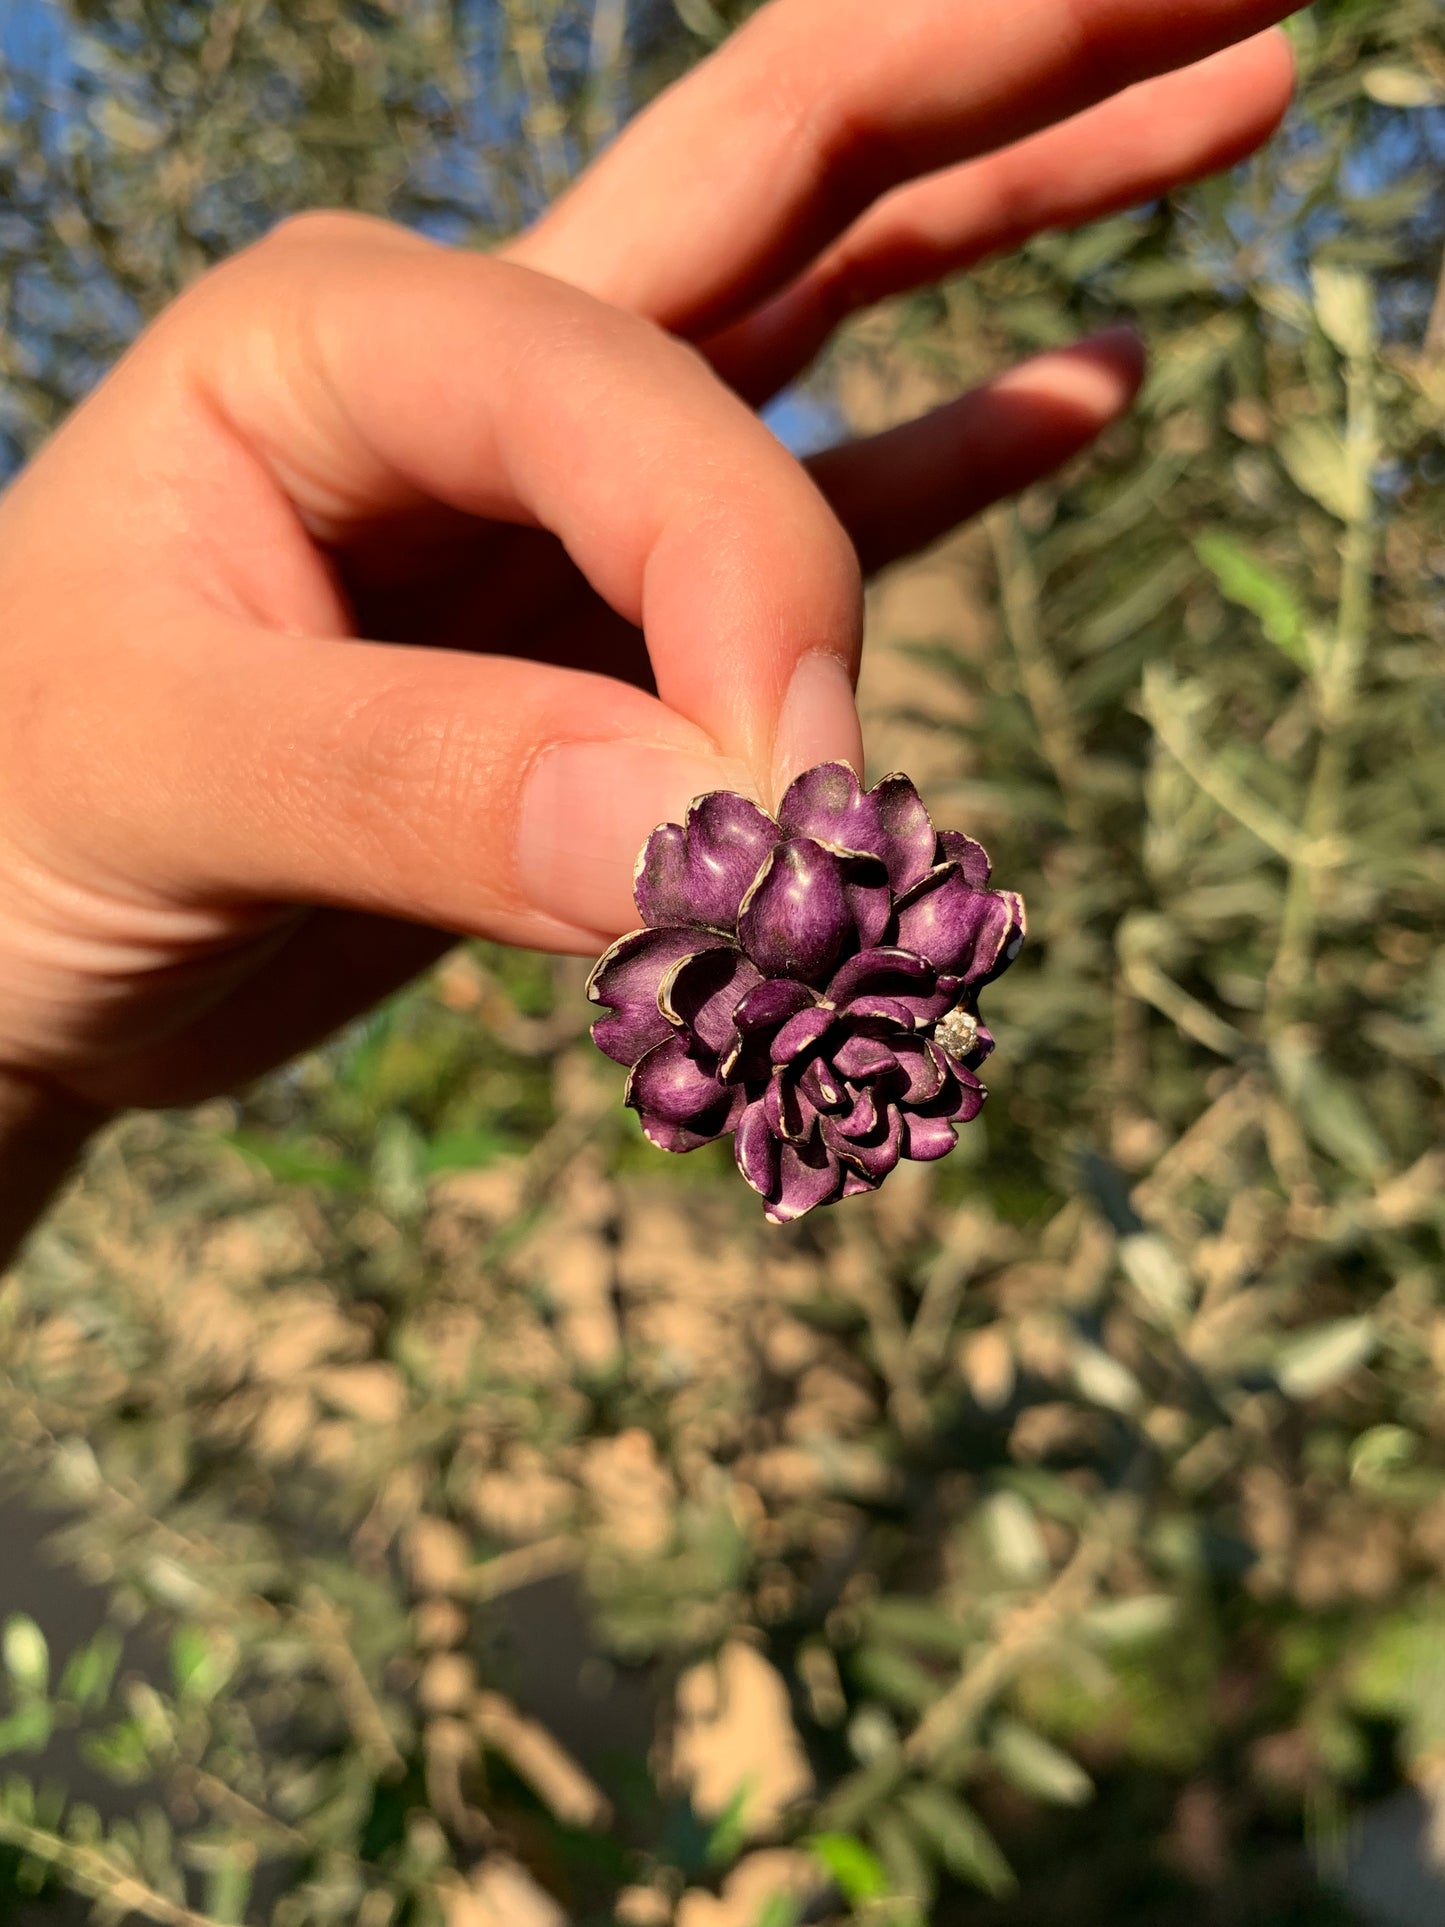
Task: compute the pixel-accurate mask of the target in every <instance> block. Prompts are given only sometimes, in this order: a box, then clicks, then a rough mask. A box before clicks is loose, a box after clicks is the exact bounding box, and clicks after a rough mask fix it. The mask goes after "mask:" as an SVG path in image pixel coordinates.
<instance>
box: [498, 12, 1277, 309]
mask: <svg viewBox="0 0 1445 1927" xmlns="http://www.w3.org/2000/svg"><path fill="white" fill-rule="evenodd" d="M1297 4H1298V0H1004V4H1000V0H893V4H890V5H889V6H887V7H879V6H878V5H877V0H772V4H771V5H768V6H766V7H764V8H763V9H762V10H761V11H760V12H759V13H757V14H755V15H754V16H753V18H752V19H751V20H750V21H749V22H748V24H747V25H746V26H745V27H743V28H741V29H740V30H739V31H738V32H737V33H736V34H735V35H734V36H733V38H732V39H731V40H730V41H728V43H727V44H726V45H725V46H724V47H723V48H722V50H721V51H720V52H719V53H717V54H714V55H713V56H712V58H711V59H709V60H707V61H704V62H703V64H702V65H701V66H700V67H699V68H697V69H696V70H695V71H694V72H693V73H692V74H690V75H689V76H688V77H687V78H686V79H685V80H683V81H681V82H679V83H678V84H677V85H676V86H674V87H672V88H671V89H669V91H668V92H667V93H665V94H663V95H662V96H661V97H660V99H658V100H657V101H656V102H654V104H653V105H652V107H651V108H649V109H648V111H647V112H645V113H644V114H642V115H640V116H639V117H638V119H637V120H636V121H634V122H633V123H632V125H631V127H630V128H629V129H628V130H627V132H626V133H625V134H623V135H622V137H621V138H620V139H619V140H618V141H617V142H616V143H615V144H614V145H613V147H612V148H610V149H609V150H608V152H607V153H606V154H605V155H604V156H603V157H602V159H601V160H600V161H598V162H597V163H595V164H594V166H593V167H592V168H590V169H589V170H588V172H587V173H586V174H585V175H584V176H583V177H582V179H581V180H580V181H579V182H578V183H577V185H576V186H575V187H574V188H573V189H572V190H571V192H570V193H569V194H567V195H566V196H564V197H563V199H562V200H561V201H560V202H559V203H558V204H557V206H556V207H555V208H553V209H552V210H551V212H550V213H549V214H547V215H546V216H545V217H544V218H543V220H542V221H541V222H540V223H539V225H538V226H537V227H535V228H533V229H532V230H531V231H530V232H529V233H528V234H526V235H523V236H522V237H521V239H520V240H519V241H517V242H515V243H514V244H513V245H512V248H511V249H510V255H511V258H512V259H514V260H519V261H524V262H526V263H528V264H529V265H531V266H534V267H539V268H542V269H543V270H544V271H545V272H547V273H550V274H556V275H559V276H562V277H563V278H565V279H567V280H569V281H571V282H572V283H573V284H574V285H575V286H578V287H583V288H586V289H587V290H588V291H589V292H591V293H593V294H596V295H599V296H601V298H602V299H604V300H607V301H612V302H616V303H618V304H619V305H620V306H623V307H627V308H630V309H632V310H633V311H634V312H635V313H638V314H645V315H647V316H649V317H650V318H651V319H652V320H654V321H657V322H659V323H661V324H662V325H663V326H664V327H667V328H670V329H672V330H673V331H675V332H676V333H678V334H682V335H685V336H687V337H689V338H698V337H700V336H702V335H704V334H707V333H711V332H713V331H715V330H717V329H719V328H722V327H724V326H725V325H726V324H727V323H728V322H730V321H732V320H734V319H736V318H737V317H738V316H739V315H740V314H743V313H746V312H747V311H748V310H750V309H751V308H752V307H754V306H755V305H756V304H757V303H758V302H759V301H760V300H762V299H764V298H765V297H766V296H767V295H769V294H771V293H773V292H775V291H776V290H777V289H778V288H779V287H781V286H782V285H783V284H784V283H785V282H786V281H787V280H789V279H791V278H792V276H793V275H794V274H796V273H797V272H798V270H799V269H801V268H802V267H803V266H805V265H806V263H807V262H808V261H809V260H811V259H812V257H813V256H814V255H815V254H817V253H818V252H819V251H820V249H822V248H823V247H824V246H825V245H826V244H827V243H828V242H830V241H832V240H833V239H834V238H836V236H837V235H838V234H840V233H841V232H842V231H843V230H844V228H846V227H847V226H848V225H849V224H850V223H851V222H852V221H853V219H854V218H855V217H856V216H857V215H858V214H860V213H861V212H862V211H863V210H864V209H865V208H866V207H868V206H869V205H870V204H871V203H872V202H873V201H874V200H875V199H876V198H877V197H878V196H879V195H880V194H882V193H884V192H886V191H887V190H888V189H890V188H893V187H895V186H897V185H898V184H899V183H900V182H902V181H905V180H908V179H910V178H912V177H913V176H915V175H919V174H926V173H932V172H935V171H936V170H938V169H940V168H943V167H947V166H950V165H952V164H954V163H956V162H959V161H963V160H967V159H970V158H971V157H973V156H975V155H978V154H982V153H987V152H992V151H993V150H994V149H996V148H999V147H1003V146H1005V145H1007V144H1009V143H1011V142H1014V141H1017V140H1020V139H1022V138H1024V137H1025V136H1027V135H1029V134H1032V133H1035V132H1037V131H1038V130H1039V129H1040V128H1043V127H1046V126H1049V125H1051V124H1052V123H1053V122H1055V121H1058V120H1063V119H1065V118H1067V117H1069V116H1071V115H1074V114H1077V113H1079V112H1081V111H1082V110H1083V109H1085V108H1087V107H1089V106H1091V105H1092V104H1094V103H1095V102H1097V101H1100V100H1103V99H1106V98H1108V97H1109V96H1111V95H1113V94H1116V93H1119V92H1121V91H1122V90H1123V89H1124V88H1126V87H1129V86H1132V85H1134V84H1135V83H1136V82H1137V81H1140V80H1144V79H1147V78H1149V77H1150V76H1152V75H1155V74H1160V73H1165V72H1168V71H1170V70H1172V69H1174V68H1177V67H1183V66H1187V65H1189V64H1191V63H1192V62H1195V61H1198V60H1202V59H1204V58H1205V57H1206V56H1207V55H1209V54H1212V53H1215V52H1218V51H1219V50H1220V49H1221V48H1223V47H1226V46H1229V45H1230V44H1232V43H1233V42H1235V41H1239V40H1245V39H1248V38H1249V37H1250V36H1251V35H1253V34H1256V33H1258V32H1260V31H1262V30H1263V29H1264V28H1266V27H1268V26H1271V25H1273V24H1274V23H1275V22H1277V21H1279V20H1281V19H1283V18H1284V17H1285V16H1286V15H1287V14H1290V13H1293V12H1295V11H1296V7H1297ZM639 210H645V212H646V218H645V219H642V218H639Z"/></svg>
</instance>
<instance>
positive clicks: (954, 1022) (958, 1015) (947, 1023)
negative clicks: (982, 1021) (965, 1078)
mask: <svg viewBox="0 0 1445 1927" xmlns="http://www.w3.org/2000/svg"><path fill="white" fill-rule="evenodd" d="M933 1041H934V1042H935V1043H936V1044H937V1045H938V1047H939V1049H940V1050H943V1051H946V1052H947V1053H948V1055H949V1056H950V1057H952V1058H955V1059H956V1060H957V1061H958V1062H959V1063H962V1062H963V1060H964V1058H965V1057H967V1056H969V1055H970V1053H971V1052H972V1051H973V1050H974V1049H975V1048H976V1047H977V1044H978V1019H977V1018H976V1017H975V1016H974V1014H973V1012H972V1011H970V1010H965V1009H963V1007H962V1005H960V1006H959V1007H958V1008H956V1009H954V1010H950V1011H949V1012H948V1014H947V1015H946V1016H944V1017H940V1018H939V1020H938V1027H937V1029H936V1030H935V1031H934V1033H933Z"/></svg>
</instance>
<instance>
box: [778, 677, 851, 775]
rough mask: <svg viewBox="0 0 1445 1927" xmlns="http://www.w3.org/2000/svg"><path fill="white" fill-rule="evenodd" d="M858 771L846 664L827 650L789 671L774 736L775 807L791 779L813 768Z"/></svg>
mask: <svg viewBox="0 0 1445 1927" xmlns="http://www.w3.org/2000/svg"><path fill="white" fill-rule="evenodd" d="M831 762H845V763H851V764H852V765H853V767H854V769H855V770H858V771H859V772H860V773H861V772H862V768H863V736H862V732H861V730H860V728H859V725H858V705H857V703H856V702H855V701H854V699H853V679H852V677H851V676H850V675H849V674H848V669H847V665H846V664H845V663H844V662H843V661H842V659H841V658H840V657H838V656H834V655H831V654H829V653H828V652H827V651H826V650H821V649H818V650H814V651H813V653H812V654H811V655H808V656H804V657H802V659H801V660H800V661H799V663H798V666H797V668H796V669H794V671H793V679H792V681H791V682H790V683H789V684H788V691H787V694H786V695H785V696H784V698H783V707H782V711H781V713H780V714H779V716H778V727H777V733H776V734H775V735H774V737H773V796H772V802H773V804H774V806H776V805H777V804H778V803H780V802H781V801H782V796H783V791H784V790H785V789H786V788H787V787H788V785H789V783H791V782H792V780H793V778H794V777H795V776H797V775H799V774H800V773H801V772H802V771H803V770H805V769H812V767H813V765H814V764H815V763H831Z"/></svg>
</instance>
